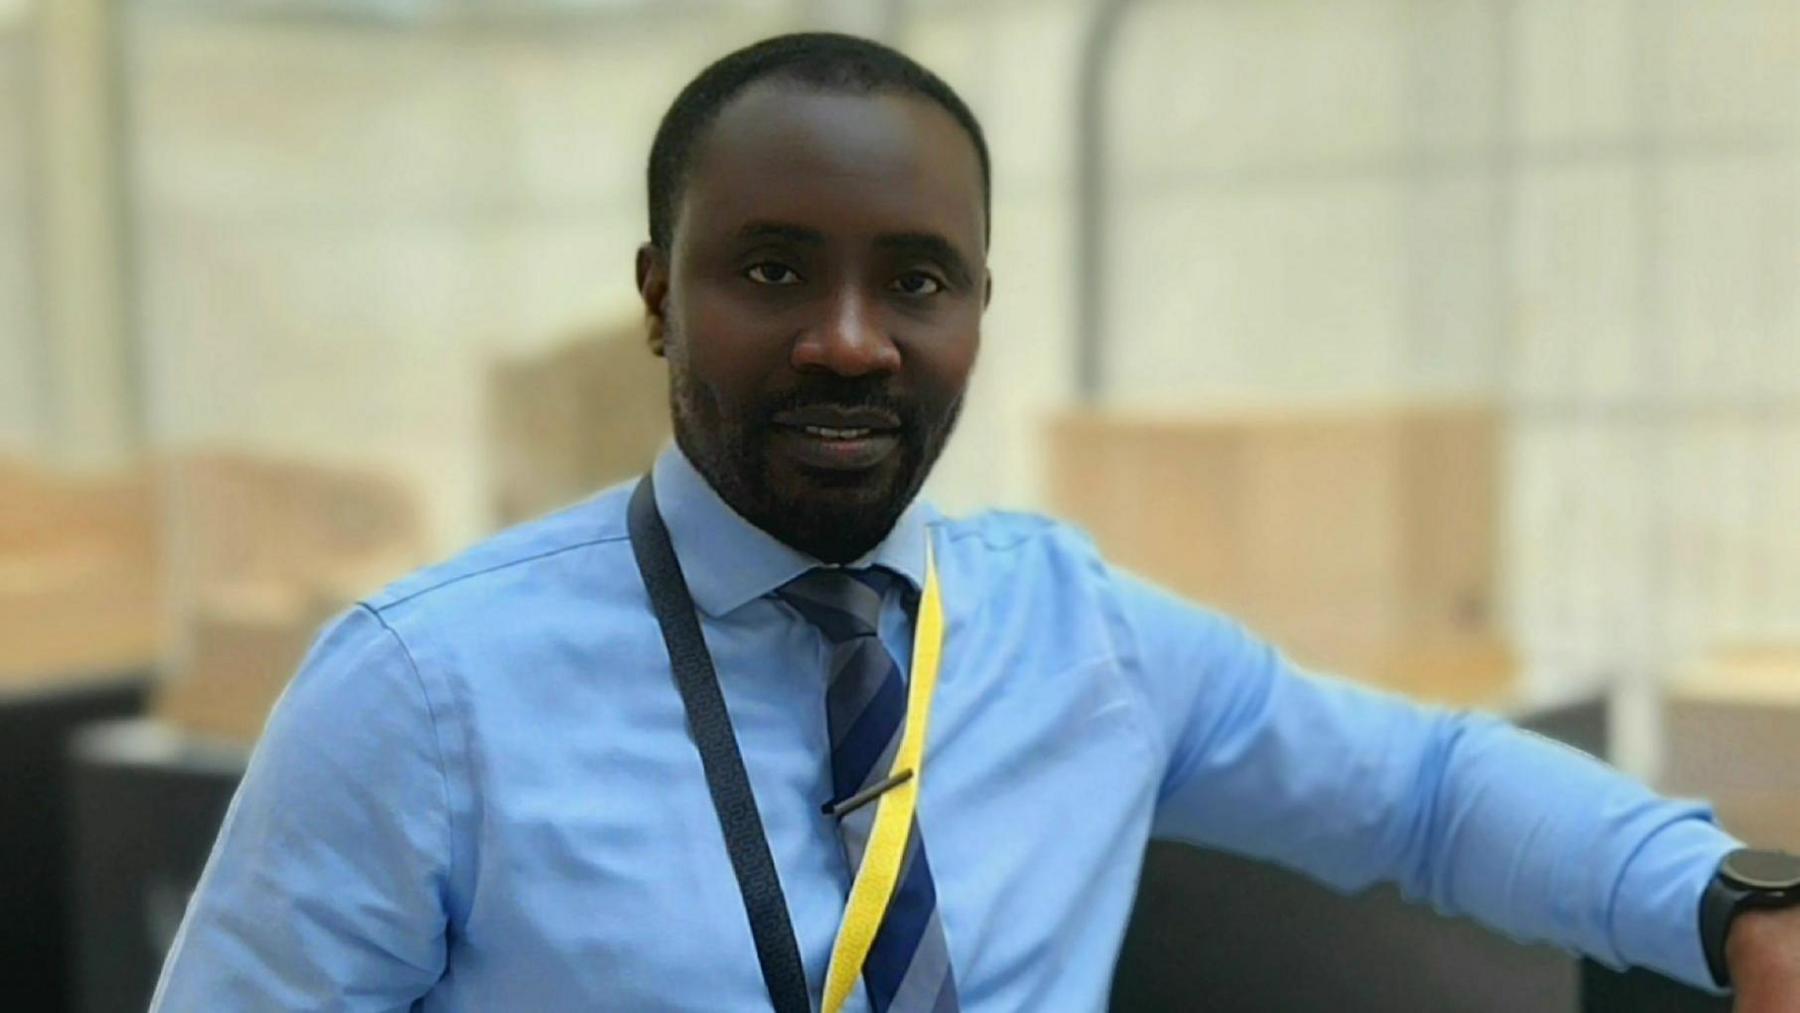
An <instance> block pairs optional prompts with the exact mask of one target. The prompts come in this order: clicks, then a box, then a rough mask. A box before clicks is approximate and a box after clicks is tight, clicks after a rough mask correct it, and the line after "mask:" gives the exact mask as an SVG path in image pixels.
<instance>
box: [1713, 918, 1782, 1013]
mask: <svg viewBox="0 0 1800 1013" xmlns="http://www.w3.org/2000/svg"><path fill="white" fill-rule="evenodd" d="M1725 963H1726V964H1727V965H1728V966H1729V967H1730V968H1731V984H1732V986H1733V987H1734V988H1735V989H1736V990H1737V1003H1736V1005H1735V1006H1734V1007H1733V1008H1734V1009H1735V1010H1736V1011H1737V1013H1800V908H1793V907H1791V908H1785V909H1783V910H1780V911H1745V912H1743V913H1742V914H1740V915H1738V916H1737V918H1736V919H1735V920H1734V921H1733V922H1732V923H1731V935H1730V936H1728V937H1727V938H1726V940H1725Z"/></svg>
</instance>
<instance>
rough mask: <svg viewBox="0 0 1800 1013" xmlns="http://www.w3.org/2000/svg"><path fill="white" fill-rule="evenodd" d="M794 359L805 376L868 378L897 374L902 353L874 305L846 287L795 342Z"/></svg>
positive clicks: (796, 365) (852, 289)
mask: <svg viewBox="0 0 1800 1013" xmlns="http://www.w3.org/2000/svg"><path fill="white" fill-rule="evenodd" d="M792 359H793V365H794V368H795V369H797V370H801V371H803V372H804V371H816V370H824V371H827V372H831V373H836V374H837V375H839V376H866V375H869V374H873V373H892V372H895V371H897V370H898V369H899V368H900V349H899V348H898V347H896V346H895V345H894V342H893V340H892V339H891V338H889V336H888V335H887V333H886V332H885V331H884V330H883V329H882V327H881V325H880V321H879V320H878V319H877V318H876V307H875V306H874V305H872V304H871V301H870V300H869V299H868V298H867V297H866V296H865V295H864V294H863V293H862V292H860V291H858V290H856V289H854V288H852V287H849V286H846V287H845V289H844V290H842V291H840V292H837V293H836V294H835V295H834V296H833V297H832V298H831V300H830V301H829V302H828V303H826V305H825V306H824V311H823V313H822V315H821V316H820V317H819V319H818V320H817V321H816V322H814V323H813V324H812V325H811V326H809V327H808V328H807V329H806V330H805V331H804V332H803V333H802V334H801V335H800V337H799V340H797V341H795V342H794V348H793V353H792Z"/></svg>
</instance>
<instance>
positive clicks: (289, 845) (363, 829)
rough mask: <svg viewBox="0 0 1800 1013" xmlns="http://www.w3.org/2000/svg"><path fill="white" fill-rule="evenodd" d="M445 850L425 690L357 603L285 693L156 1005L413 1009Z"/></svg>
mask: <svg viewBox="0 0 1800 1013" xmlns="http://www.w3.org/2000/svg"><path fill="white" fill-rule="evenodd" d="M449 853H450V852H449V833H448V802H447V792H446V782H445V778H444V775H443V768H442V766H441V763H440V753H439V749H438V741H437V738H436V728H435V725H434V719H433V716H432V709H431V705H430V702H429V701H428V700H427V698H426V696H425V693H424V688H423V684H422V683H421V682H420V680H419V678H418V675H417V673H416V672H415V671H414V670H413V667H412V662H411V660H410V658H409V656H408V655H407V653H406V650H405V648H404V647H403V645H402V644H401V643H400V641H399V639H398V638H397V637H396V635H395V634H394V633H393V632H392V631H391V630H390V629H389V628H388V627H387V626H386V625H385V624H384V623H383V622H382V621H381V619H380V618H379V617H378V616H376V615H375V613H373V612H371V611H369V610H368V609H366V608H358V609H356V610H354V611H352V612H350V613H349V614H348V615H346V616H345V617H343V618H342V619H340V620H339V621H338V622H337V623H336V624H335V625H333V626H332V627H331V628H329V629H328V630H327V631H326V632H325V633H324V634H323V635H322V636H321V637H320V639H319V641H318V643H317V644H316V645H315V646H314V647H313V650H312V652H311V654H310V655H309V657H308V658H307V660H306V661H305V662H304V663H303V664H302V665H301V669H300V672H299V674H298V675H296V676H295V678H294V681H293V682H292V683H291V684H290V685H289V687H288V689H287V691H286V692H285V693H284V694H283V695H282V698H281V700H280V702H279V703H278V704H277V705H276V706H275V709H274V712H273V714H272V715H271V717H270V719H269V723H268V727H267V728H266V730H265V731H264V733H263V736H262V739H261V741H260V742H259V743H258V745H257V747H256V751H255V753H254V754H253V756H252V758H251V761H250V765H249V769H248V772H247V773H246V775H245V777H244V780H243V782H242V784H241V785H240V786H239V788H238V791H237V795H236V797H235V798H234V799H233V801H232V803H231V807H230V809H229V810H228V812H227V814H226V817H225V821H224V825H223V826H222V828H221V829H220V831H219V837H218V840H217V842H216V843H215V844H214V846H213V851H212V855H211V857H210V859H209V860H208V862H207V866H206V870H205V872H204V873H203V874H202V875H201V878H200V882H199V885H198V887H197V888H196V890H195V893H194V896H193V899H192V900H191V901H190V903H189V905H188V910H187V915H186V917H185V918H184V920H183V922H182V925H181V929H180V931H179V932H178V933H177V934H176V937H175V942H174V944H173V946H172V948H171V949H170V952H169V956H168V958H167V961H166V962H165V964H164V967H163V972H162V979H161V981H160V982H159V983H158V985H157V989H156V994H155V998H154V999H153V1000H152V1003H151V1009H152V1010H159V1011H160V1010H166V1011H170V1013H186V1011H190V1010H194V1011H198V1010H225V1009H245V1010H247V1009H259V1010H302V1009H305V1010H326V1009H330V1010H391V1009H405V1008H407V1007H409V1006H410V1005H411V1004H412V1002H413V1000H414V999H416V998H417V997H419V996H421V995H423V994H424V993H425V992H426V991H427V990H429V989H430V988H431V986H432V985H433V984H434V983H435V982H436V981H437V980H438V978H439V976H440V975H441V974H442V972H443V968H444V960H445V938H446V924H447V918H446V915H445V911H446V906H445V904H444V902H443V898H444V896H445V889H446V884H447V883H448V882H449V869H448V864H449V857H448V856H449Z"/></svg>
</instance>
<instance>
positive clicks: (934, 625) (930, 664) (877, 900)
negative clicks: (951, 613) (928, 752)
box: [825, 535, 944, 1013]
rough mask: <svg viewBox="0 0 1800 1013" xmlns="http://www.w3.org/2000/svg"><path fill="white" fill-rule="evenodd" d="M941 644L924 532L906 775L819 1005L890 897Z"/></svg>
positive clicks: (850, 981) (843, 991) (875, 840)
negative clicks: (923, 559) (923, 578)
mask: <svg viewBox="0 0 1800 1013" xmlns="http://www.w3.org/2000/svg"><path fill="white" fill-rule="evenodd" d="M943 648H944V604H943V600H942V598H941V597H940V596H939V593H938V582H937V564H936V562H935V561H934V560H933V558H932V553H931V537H930V535H927V536H926V539H925V590H924V592H923V593H922V594H921V595H920V596H919V622H918V628H917V629H916V630H915V632H914V634H913V656H912V680H911V684H910V685H909V686H908V687H907V694H906V730H905V731H904V732H903V733H902V735H901V738H900V748H899V750H897V751H896V752H895V755H894V765H893V767H891V768H890V769H889V770H888V773H889V774H890V775H898V774H899V773H901V772H902V771H907V770H910V771H912V776H911V777H910V778H908V779H907V780H906V781H904V782H902V783H900V784H899V785H897V786H895V787H894V788H893V789H891V790H889V791H888V792H886V793H885V794H883V795H882V796H881V797H880V798H879V799H877V800H876V802H875V805H876V809H875V828H874V830H872V831H871V832H870V834H869V844H868V847H866V848H865V849H864V850H863V858H862V866H861V868H859V869H857V870H856V881H855V882H854V883H852V884H851V886H850V900H849V901H848V903H847V904H846V905H845V907H844V921H843V924H842V925H840V926H839V927H838V936H837V943H836V944H835V945H834V946H833V947H832V948H831V965H830V967H829V968H828V969H827V970H826V972H825V1013H838V1011H839V1010H841V1009H843V1007H844V1002H845V1000H847V999H849V998H850V994H851V993H852V992H853V991H855V990H856V983H857V981H859V980H860V979H861V978H862V970H863V961H864V960H866V959H868V956H869V948H870V947H871V946H873V945H874V943H875V933H876V932H877V931H878V930H880V928H881V919H882V916H883V915H885V914H886V913H887V907H888V903H889V902H890V901H891V900H892V899H893V896H894V887H895V885H896V883H897V881H898V880H899V878H900V863H901V860H902V859H904V858H905V857H906V838H907V834H908V832H909V831H910V830H911V828H912V824H913V809H914V807H915V806H916V805H917V804H918V801H919V784H920V782H921V781H922V780H923V778H924V775H925V769H924V768H925V727H926V723H927V722H928V721H929V719H930V717H931V696H932V690H933V689H935V688H936V687H937V675H938V660H939V658H940V657H942V655H943Z"/></svg>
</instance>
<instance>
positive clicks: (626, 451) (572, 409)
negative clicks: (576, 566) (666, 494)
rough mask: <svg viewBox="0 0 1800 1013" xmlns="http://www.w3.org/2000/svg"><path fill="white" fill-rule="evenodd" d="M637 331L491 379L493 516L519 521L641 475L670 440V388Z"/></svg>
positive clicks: (617, 332)
mask: <svg viewBox="0 0 1800 1013" xmlns="http://www.w3.org/2000/svg"><path fill="white" fill-rule="evenodd" d="M644 334H645V332H644V327H643V324H642V323H641V322H639V321H637V320H627V321H626V322H624V323H621V324H620V325H618V326H615V327H611V328H596V329H594V330H592V331H589V332H584V333H582V334H580V335H578V336H576V337H574V338H572V339H570V340H569V341H567V342H565V343H563V344H560V345H557V346H555V347H553V348H550V349H548V350H545V351H542V352H536V353H529V354H519V355H514V356H509V357H506V358H503V359H501V360H500V361H498V362H496V363H494V365H493V366H492V367H490V370H489V374H488V388H487V396H488V434H487V446H488V455H489V464H488V474H489V476H490V477H491V480H492V482H493V488H492V491H491V494H490V495H491V499H492V501H493V507H494V513H495V519H496V520H497V521H498V522H499V523H501V524H516V523H519V522H521V521H525V520H529V519H531V518H533V517H536V516H538V515H540V514H543V513H547V512H549V511H551V510H553V509H556V508H557V507H561V506H566V505H567V504H570V503H573V502H575V501H576V500H578V499H582V498H584V497H586V496H588V495H590V494H592V493H593V492H594V491H595V490H598V489H602V488H604V487H606V486H608V485H611V484H613V483H614V482H619V481H622V480H624V479H628V478H632V477H635V476H637V475H640V474H642V473H643V472H644V471H645V470H646V469H647V468H648V467H649V466H650V463H651V462H652V461H654V460H655V458H656V453H657V451H658V450H660V449H662V446H663V444H664V443H666V442H668V440H669V436H670V431H669V382H668V373H667V369H666V367H665V366H664V364H663V360H662V359H660V358H658V357H656V356H654V355H652V354H651V352H650V349H649V347H648V346H647V344H646V342H645V340H644Z"/></svg>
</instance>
